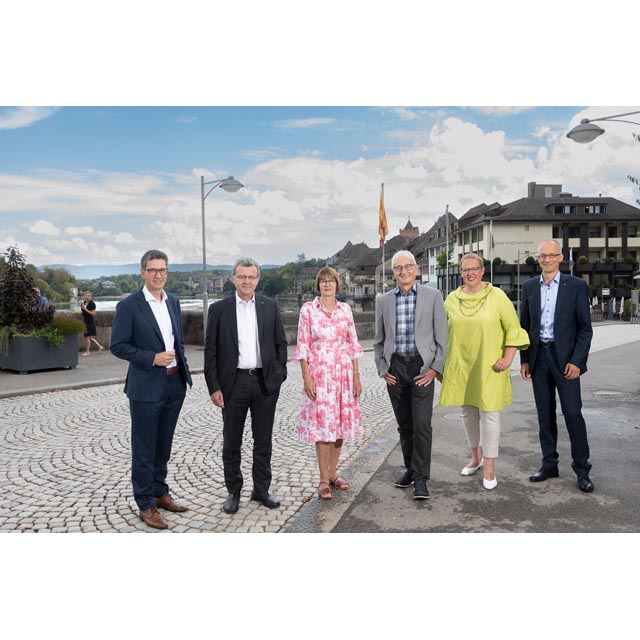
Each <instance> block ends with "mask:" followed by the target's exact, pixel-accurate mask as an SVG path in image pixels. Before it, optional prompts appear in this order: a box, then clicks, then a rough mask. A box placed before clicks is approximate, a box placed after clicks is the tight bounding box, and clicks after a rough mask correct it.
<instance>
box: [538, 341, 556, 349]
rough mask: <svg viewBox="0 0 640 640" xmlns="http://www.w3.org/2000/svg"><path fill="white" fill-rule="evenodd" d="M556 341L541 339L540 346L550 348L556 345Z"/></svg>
mask: <svg viewBox="0 0 640 640" xmlns="http://www.w3.org/2000/svg"><path fill="white" fill-rule="evenodd" d="M555 344H556V343H555V342H542V340H540V342H539V343H538V346H539V347H541V348H542V349H548V348H549V347H554V346H555Z"/></svg>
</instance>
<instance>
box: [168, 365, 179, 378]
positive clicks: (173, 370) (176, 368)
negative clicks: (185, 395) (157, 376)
mask: <svg viewBox="0 0 640 640" xmlns="http://www.w3.org/2000/svg"><path fill="white" fill-rule="evenodd" d="M165 371H166V372H167V375H168V376H172V375H173V374H174V373H178V371H180V367H179V366H175V367H167V368H166V369H165Z"/></svg>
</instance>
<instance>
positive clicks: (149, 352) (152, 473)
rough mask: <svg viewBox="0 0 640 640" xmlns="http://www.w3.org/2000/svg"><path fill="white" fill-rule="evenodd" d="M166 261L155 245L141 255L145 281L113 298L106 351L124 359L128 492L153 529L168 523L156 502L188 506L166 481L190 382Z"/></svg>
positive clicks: (167, 506) (168, 507) (164, 506)
mask: <svg viewBox="0 0 640 640" xmlns="http://www.w3.org/2000/svg"><path fill="white" fill-rule="evenodd" d="M168 263H169V259H168V258H167V254H166V253H163V252H162V251H157V250H155V249H154V250H150V251H147V252H146V253H145V254H144V255H143V256H142V259H141V260H140V274H141V275H142V279H143V280H144V282H145V285H144V287H143V288H142V289H141V290H140V291H138V292H136V293H133V294H131V295H130V296H128V297H127V298H125V299H124V300H121V301H120V302H119V303H118V305H117V307H116V313H115V316H114V318H113V325H112V328H111V353H113V355H115V356H117V357H118V358H122V359H123V360H127V361H128V362H129V370H128V371H127V380H126V382H125V385H124V391H125V393H126V394H127V397H128V398H129V409H130V412H131V457H132V462H131V480H132V483H133V495H134V498H135V501H136V504H137V505H138V508H139V509H140V517H141V518H142V520H143V521H144V522H145V524H147V525H148V526H150V527H153V528H155V529H166V528H167V523H166V522H165V520H164V519H163V518H162V516H161V515H160V514H159V512H158V507H159V508H161V509H165V510H167V511H172V512H182V511H186V510H187V507H185V506H182V505H179V504H177V503H176V502H174V500H173V498H172V497H171V496H170V495H169V486H168V485H167V482H166V478H167V464H168V462H169V458H170V457H171V446H172V443H173V433H174V431H175V428H176V424H177V422H178V416H179V414H180V409H181V408H182V403H183V402H184V397H185V394H186V385H187V384H189V386H191V385H192V382H191V374H190V373H189V366H188V365H187V359H186V357H185V353H184V338H183V336H182V315H181V312H180V302H179V301H178V298H176V296H174V295H173V294H171V293H166V292H165V291H164V288H163V287H164V286H165V284H166V282H167V271H168V269H167V264H168Z"/></svg>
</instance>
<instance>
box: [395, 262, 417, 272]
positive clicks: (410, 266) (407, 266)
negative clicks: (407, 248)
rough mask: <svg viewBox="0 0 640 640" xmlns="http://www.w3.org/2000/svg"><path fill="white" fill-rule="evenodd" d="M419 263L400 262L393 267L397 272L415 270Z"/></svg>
mask: <svg viewBox="0 0 640 640" xmlns="http://www.w3.org/2000/svg"><path fill="white" fill-rule="evenodd" d="M416 266H417V265H415V264H399V265H397V266H395V267H393V270H394V271H395V273H402V272H403V271H409V272H411V271H413V270H414V269H415V268H416Z"/></svg>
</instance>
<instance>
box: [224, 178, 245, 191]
mask: <svg viewBox="0 0 640 640" xmlns="http://www.w3.org/2000/svg"><path fill="white" fill-rule="evenodd" d="M242 187H244V185H243V184H242V182H239V181H238V180H236V179H235V178H234V177H233V176H229V177H228V178H227V179H226V180H223V181H222V182H221V183H220V188H221V189H224V190H225V191H227V192H229V193H235V192H236V191H238V190H239V189H242Z"/></svg>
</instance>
